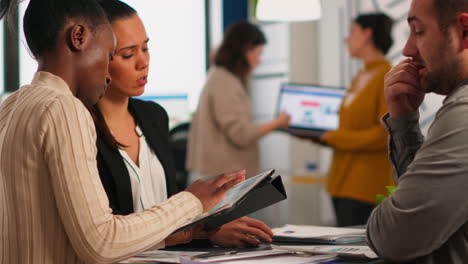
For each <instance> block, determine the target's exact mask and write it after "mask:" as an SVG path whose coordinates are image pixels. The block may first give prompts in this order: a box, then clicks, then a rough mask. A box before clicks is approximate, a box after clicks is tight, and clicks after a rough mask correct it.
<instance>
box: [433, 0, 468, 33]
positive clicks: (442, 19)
mask: <svg viewBox="0 0 468 264" xmlns="http://www.w3.org/2000/svg"><path fill="white" fill-rule="evenodd" d="M432 5H433V9H434V11H435V12H436V14H437V20H438V22H439V26H440V29H441V31H442V32H444V33H445V32H447V29H448V27H449V26H450V25H451V24H453V23H455V22H456V19H457V15H458V14H460V13H463V12H468V0H433V1H432Z"/></svg>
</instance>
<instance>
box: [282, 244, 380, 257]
mask: <svg viewBox="0 0 468 264" xmlns="http://www.w3.org/2000/svg"><path fill="white" fill-rule="evenodd" d="M273 248H274V249H277V250H289V251H291V252H308V253H313V254H336V255H338V256H340V257H354V258H365V259H377V258H379V257H378V256H377V254H375V252H374V251H372V249H371V248H370V247H368V246H302V245H301V246H273Z"/></svg>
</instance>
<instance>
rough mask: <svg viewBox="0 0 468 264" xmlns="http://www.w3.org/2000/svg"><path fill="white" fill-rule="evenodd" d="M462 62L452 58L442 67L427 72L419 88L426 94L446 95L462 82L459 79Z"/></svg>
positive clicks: (460, 78)
mask: <svg viewBox="0 0 468 264" xmlns="http://www.w3.org/2000/svg"><path fill="white" fill-rule="evenodd" d="M462 65H463V64H462V62H461V60H460V59H459V58H456V57H452V58H451V59H450V61H448V62H447V63H445V64H444V65H440V66H439V67H438V69H436V70H434V71H431V72H428V73H427V74H426V76H425V77H423V78H422V79H421V88H422V89H423V90H424V92H426V93H431V92H433V93H436V94H441V95H448V94H449V93H450V92H451V91H452V90H453V89H455V88H456V87H457V86H458V85H459V84H460V83H461V81H462V80H463V78H462V77H461V76H462V74H461V67H462Z"/></svg>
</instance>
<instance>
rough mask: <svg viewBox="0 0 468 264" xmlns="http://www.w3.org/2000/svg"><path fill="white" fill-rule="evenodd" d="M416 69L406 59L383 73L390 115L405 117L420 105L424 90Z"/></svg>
mask: <svg viewBox="0 0 468 264" xmlns="http://www.w3.org/2000/svg"><path fill="white" fill-rule="evenodd" d="M418 70H419V69H418V66H417V65H416V64H415V63H414V62H413V61H412V60H411V59H406V60H404V61H402V62H400V63H399V64H398V65H396V66H395V67H393V68H392V70H390V72H388V73H387V75H385V82H384V86H385V100H386V101H387V106H388V109H389V113H390V116H391V117H394V118H401V117H405V116H407V115H409V114H411V113H412V112H414V111H416V110H417V109H418V108H419V106H421V104H422V102H423V100H424V96H425V92H424V91H423V90H422V89H421V85H420V77H419V73H418Z"/></svg>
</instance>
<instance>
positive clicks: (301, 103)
mask: <svg viewBox="0 0 468 264" xmlns="http://www.w3.org/2000/svg"><path fill="white" fill-rule="evenodd" d="M344 95H345V89H343V88H339V87H331V86H323V85H311V84H294V83H283V84H282V85H281V89H280V94H279V99H278V105H277V109H276V110H277V114H279V113H280V112H286V113H288V114H289V115H290V116H291V122H290V124H289V127H288V129H287V132H289V133H291V134H293V135H297V136H305V137H319V136H320V135H321V134H323V133H325V132H326V131H328V130H336V129H338V125H339V115H338V112H339V109H340V106H341V102H342V101H343V97H344Z"/></svg>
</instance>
